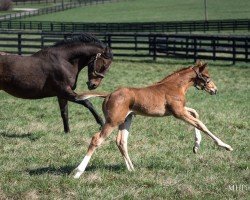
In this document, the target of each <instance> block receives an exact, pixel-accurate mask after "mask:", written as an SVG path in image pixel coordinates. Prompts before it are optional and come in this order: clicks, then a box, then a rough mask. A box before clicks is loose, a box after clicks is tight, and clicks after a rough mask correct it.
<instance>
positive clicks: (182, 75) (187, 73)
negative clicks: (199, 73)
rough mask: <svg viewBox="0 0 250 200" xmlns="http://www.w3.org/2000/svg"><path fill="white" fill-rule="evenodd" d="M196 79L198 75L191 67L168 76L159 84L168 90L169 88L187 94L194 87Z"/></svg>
mask: <svg viewBox="0 0 250 200" xmlns="http://www.w3.org/2000/svg"><path fill="white" fill-rule="evenodd" d="M195 77H196V73H195V72H194V70H193V69H192V68H191V67H189V68H186V69H184V70H179V71H177V72H175V73H174V74H171V75H169V76H167V77H166V78H164V79H163V80H162V81H161V82H160V83H159V84H163V85H164V86H165V88H166V90H168V89H169V87H173V88H175V90H180V91H181V92H183V93H184V94H185V93H186V92H187V90H188V88H189V87H191V86H193V85H194V79H195Z"/></svg>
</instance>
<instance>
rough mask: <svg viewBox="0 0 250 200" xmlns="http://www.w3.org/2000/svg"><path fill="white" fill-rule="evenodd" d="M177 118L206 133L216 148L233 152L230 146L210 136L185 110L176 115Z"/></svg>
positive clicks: (199, 122) (197, 120)
mask: <svg viewBox="0 0 250 200" xmlns="http://www.w3.org/2000/svg"><path fill="white" fill-rule="evenodd" d="M177 117H178V118H180V119H182V120H184V121H186V122H187V123H189V124H191V125H193V126H194V127H195V128H197V129H199V130H201V131H202V132H204V133H206V134H207V135H208V136H209V137H210V138H212V139H213V140H214V141H215V143H216V144H217V145H218V146H220V147H223V148H225V149H226V150H228V151H232V150H233V148H232V147H231V146H230V145H228V144H226V143H224V142H222V141H221V140H220V139H219V138H218V137H216V136H215V135H214V134H212V133H211V132H210V131H209V130H208V128H207V127H206V126H205V125H204V124H203V123H202V122H201V121H200V120H199V119H196V118H195V117H193V116H192V115H191V114H190V113H189V112H188V110H186V109H185V108H184V109H183V112H180V113H178V115H177Z"/></svg>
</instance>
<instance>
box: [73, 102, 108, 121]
mask: <svg viewBox="0 0 250 200" xmlns="http://www.w3.org/2000/svg"><path fill="white" fill-rule="evenodd" d="M75 103H78V104H81V105H83V106H85V107H86V108H88V109H89V111H90V112H91V113H92V115H93V116H94V118H95V120H96V122H97V123H98V124H99V125H100V126H103V125H104V123H103V120H102V118H101V117H100V116H99V115H98V113H97V112H96V110H95V108H94V106H93V104H92V103H91V102H90V101H89V100H87V99H85V100H80V101H76V102H75Z"/></svg>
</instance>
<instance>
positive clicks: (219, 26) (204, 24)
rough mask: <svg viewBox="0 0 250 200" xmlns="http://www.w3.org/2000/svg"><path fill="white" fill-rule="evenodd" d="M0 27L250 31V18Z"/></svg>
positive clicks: (1, 24)
mask: <svg viewBox="0 0 250 200" xmlns="http://www.w3.org/2000/svg"><path fill="white" fill-rule="evenodd" d="M0 29H22V30H43V31H58V32H61V31H63V32H154V33H156V32H160V33H163V32H175V33H178V32H198V31H199V32H207V31H216V32H221V31H232V32H234V31H239V30H245V31H248V32H249V31H250V20H249V19H237V20H210V21H180V22H178V21H177V22H144V23H81V22H79V23H77V22H49V21H0Z"/></svg>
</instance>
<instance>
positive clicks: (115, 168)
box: [26, 165, 124, 176]
mask: <svg viewBox="0 0 250 200" xmlns="http://www.w3.org/2000/svg"><path fill="white" fill-rule="evenodd" d="M76 166H77V165H75V166H64V167H60V168H55V167H42V168H37V169H31V170H26V171H27V172H28V173H29V175H31V176H36V175H42V174H54V175H70V173H71V172H72V171H73V170H74V169H75V168H76ZM100 169H104V170H108V171H112V172H120V171H124V167H123V166H121V165H104V166H103V165H102V166H98V167H97V166H95V165H92V166H89V167H87V168H86V172H94V171H96V170H100Z"/></svg>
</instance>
